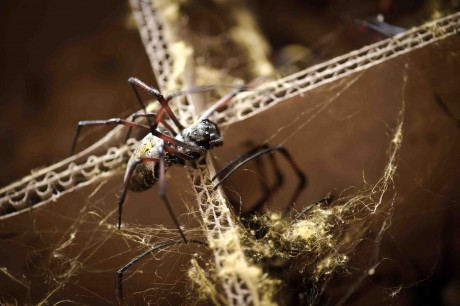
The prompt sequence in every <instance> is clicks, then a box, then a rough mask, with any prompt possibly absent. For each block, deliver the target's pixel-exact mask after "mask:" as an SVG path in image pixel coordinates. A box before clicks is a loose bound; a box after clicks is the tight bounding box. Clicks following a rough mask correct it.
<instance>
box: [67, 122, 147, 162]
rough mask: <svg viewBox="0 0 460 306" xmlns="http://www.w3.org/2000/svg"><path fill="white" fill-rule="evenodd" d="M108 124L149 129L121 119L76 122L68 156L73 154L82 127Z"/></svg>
mask: <svg viewBox="0 0 460 306" xmlns="http://www.w3.org/2000/svg"><path fill="white" fill-rule="evenodd" d="M109 124H117V125H118V124H121V125H125V126H129V127H138V128H143V129H147V130H149V129H150V128H149V127H148V126H146V125H144V124H139V123H135V122H132V121H129V120H125V119H122V118H111V119H108V120H87V121H80V122H78V125H77V131H76V133H75V136H74V138H73V142H72V148H71V149H70V155H73V154H74V152H75V147H76V145H77V140H78V137H79V136H80V131H81V128H82V127H84V126H98V125H109Z"/></svg>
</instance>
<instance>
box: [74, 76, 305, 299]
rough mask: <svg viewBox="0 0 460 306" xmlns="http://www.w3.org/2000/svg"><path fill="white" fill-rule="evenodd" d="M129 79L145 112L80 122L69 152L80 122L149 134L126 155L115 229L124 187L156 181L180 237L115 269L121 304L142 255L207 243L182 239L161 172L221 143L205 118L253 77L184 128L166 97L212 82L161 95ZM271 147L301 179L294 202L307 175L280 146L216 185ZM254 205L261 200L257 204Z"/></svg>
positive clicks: (233, 166) (232, 166)
mask: <svg viewBox="0 0 460 306" xmlns="http://www.w3.org/2000/svg"><path fill="white" fill-rule="evenodd" d="M128 83H129V84H130V85H131V87H132V89H133V91H134V93H135V95H136V97H137V100H138V102H139V104H140V105H141V107H142V109H143V110H144V113H143V114H134V115H133V120H131V121H130V120H125V119H122V118H112V119H108V120H92V121H80V122H79V123H78V126H77V131H76V134H75V137H74V140H73V144H72V151H71V152H72V153H73V152H74V151H75V146H76V143H77V140H78V137H79V135H80V131H81V128H82V127H84V126H98V125H109V124H120V125H125V126H128V127H130V128H140V129H145V130H146V131H149V133H148V134H147V135H146V136H145V137H144V138H143V139H142V140H141V141H140V143H139V145H138V146H137V147H136V148H135V150H134V153H133V155H132V156H131V157H130V159H129V161H128V164H127V168H126V172H125V175H124V183H123V188H122V191H121V195H120V197H119V199H118V228H120V226H121V216H122V210H123V203H124V201H125V198H126V194H127V191H128V189H130V190H132V191H143V190H146V189H149V188H150V187H151V186H153V185H154V184H155V183H156V182H159V193H160V196H161V198H162V200H163V202H164V204H165V206H166V208H167V210H168V212H169V215H170V216H171V219H172V220H173V221H174V224H175V226H176V227H177V230H178V232H179V234H180V236H181V239H180V240H177V241H169V242H164V243H159V244H157V245H155V246H154V247H152V248H151V249H149V250H147V251H146V252H144V253H142V254H141V255H139V256H137V257H135V258H134V259H132V260H131V261H130V262H129V263H128V264H126V265H125V266H123V267H122V268H120V269H119V270H118V271H117V273H116V284H117V299H118V302H119V304H123V288H122V278H123V273H124V272H125V271H126V270H127V269H128V268H129V267H131V266H132V265H133V264H135V263H136V262H138V261H139V260H141V259H142V258H144V257H146V256H147V255H149V254H151V253H153V252H155V251H157V250H159V249H162V248H165V247H168V246H171V245H174V244H178V243H195V244H200V245H204V246H207V244H206V243H205V242H202V241H199V240H188V239H187V238H186V236H185V234H184V231H183V230H182V227H181V226H180V224H179V221H178V219H177V218H176V215H175V214H174V212H173V210H172V208H171V205H170V202H169V200H168V197H167V193H166V176H165V172H166V170H167V169H168V168H169V167H170V166H172V165H175V164H179V165H193V164H194V163H195V162H196V161H197V160H198V159H199V158H200V157H201V156H203V155H204V153H205V152H206V151H207V150H210V149H212V148H214V147H218V146H221V145H222V144H223V140H222V136H221V133H220V129H219V127H218V126H217V124H216V123H214V122H212V121H211V120H210V119H209V117H210V116H211V115H213V114H214V113H215V112H216V111H218V110H220V109H222V108H223V107H225V106H226V105H228V104H229V103H230V101H231V100H232V98H233V97H235V96H236V95H237V94H239V93H240V92H243V91H246V90H249V89H251V88H252V87H253V86H254V83H255V82H252V83H249V84H246V85H244V86H240V87H238V88H236V89H234V90H233V91H231V92H230V93H229V94H227V95H225V96H224V97H222V98H221V99H220V100H218V101H217V102H216V103H215V104H213V105H212V106H211V107H209V108H208V109H207V110H206V111H205V112H204V113H203V114H202V115H201V116H200V117H199V119H198V121H197V123H196V124H194V125H192V126H190V127H187V128H186V127H184V126H183V125H182V124H181V123H180V122H179V120H178V119H177V117H176V116H175V115H174V113H173V112H172V110H171V108H170V107H169V105H168V103H169V101H170V100H171V99H173V98H174V97H177V96H180V95H187V94H191V93H198V92H205V91H209V90H212V89H214V88H215V87H216V86H202V87H196V88H194V89H191V90H188V91H183V92H177V93H174V94H171V95H169V96H167V97H164V96H163V95H162V94H161V93H160V91H158V90H157V89H155V88H153V87H151V86H148V85H147V84H145V83H144V82H142V81H141V80H139V79H137V78H129V79H128ZM138 89H141V90H144V91H145V92H147V93H148V94H149V95H152V96H153V97H154V98H155V99H156V100H157V101H158V102H159V103H160V104H161V107H160V109H159V110H158V112H157V113H148V112H146V108H145V105H144V102H143V101H142V99H141V97H140V94H139V91H138ZM165 112H166V113H167V115H168V116H169V118H170V119H171V120H172V122H173V123H174V125H175V128H177V129H178V132H176V130H175V129H174V128H173V127H172V126H170V125H169V124H168V123H167V122H166V121H165V119H164V115H165V114H164V113H165ZM138 117H145V118H147V120H148V122H149V125H148V126H147V125H144V124H140V123H136V122H135V121H134V120H135V119H136V118H138ZM160 124H161V126H160ZM274 152H280V153H281V154H282V155H283V156H284V157H285V159H286V160H287V161H288V163H289V164H290V165H291V167H292V168H293V169H294V171H295V173H296V174H297V176H298V178H299V184H298V186H297V189H296V192H295V194H294V196H293V197H292V199H291V201H290V203H294V202H295V200H296V199H297V197H298V196H299V194H300V191H301V190H302V189H303V188H304V187H305V185H306V176H305V175H304V174H303V172H302V170H300V168H299V167H298V166H297V165H296V163H295V162H294V160H293V159H292V157H291V156H290V154H289V152H288V151H287V150H286V149H285V148H284V147H283V146H281V145H279V146H275V147H270V146H268V145H262V146H259V147H257V148H255V149H252V150H250V151H248V152H246V153H244V154H242V155H241V156H239V157H238V158H236V159H235V160H233V161H232V162H230V163H229V164H228V166H226V167H225V168H223V169H222V170H221V171H220V172H218V173H217V174H216V176H215V177H214V178H213V180H214V179H216V178H218V177H222V178H221V180H220V182H219V183H217V184H216V185H215V188H214V189H216V188H217V187H218V186H219V185H220V184H222V183H223V182H224V181H225V180H226V179H227V178H228V177H229V176H230V175H231V174H232V173H234V172H235V171H236V170H237V169H239V168H240V167H242V166H243V165H244V164H246V163H247V162H249V161H251V160H252V159H254V158H257V157H259V156H262V155H265V154H268V155H271V153H274ZM270 160H271V161H272V164H273V165H274V166H275V167H276V172H277V176H278V178H280V172H279V169H278V168H277V165H276V163H275V162H274V160H273V157H270ZM224 174H225V175H224ZM281 181H282V180H281V179H279V180H278V183H279V185H280V184H281V183H282V182H281ZM276 187H279V186H276ZM272 189H273V188H272ZM272 192H273V190H267V194H271V193H272ZM268 198H269V195H265V196H264V197H263V199H262V200H261V202H264V201H266V200H267V199H268ZM258 206H260V205H259V204H258Z"/></svg>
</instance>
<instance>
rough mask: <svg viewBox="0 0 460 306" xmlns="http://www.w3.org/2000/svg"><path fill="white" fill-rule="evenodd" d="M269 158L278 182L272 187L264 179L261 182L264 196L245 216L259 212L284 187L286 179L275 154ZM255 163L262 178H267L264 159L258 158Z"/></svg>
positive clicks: (269, 155)
mask: <svg viewBox="0 0 460 306" xmlns="http://www.w3.org/2000/svg"><path fill="white" fill-rule="evenodd" d="M268 158H269V161H270V165H271V167H272V169H273V171H274V173H275V178H276V180H275V182H274V183H273V185H272V186H268V185H267V183H265V180H263V179H261V180H260V182H261V187H262V190H263V195H262V197H261V198H260V199H259V200H257V201H256V202H255V203H254V204H253V205H252V206H251V207H252V208H251V209H250V210H249V211H248V212H246V213H245V215H251V214H254V213H255V212H257V211H259V210H260V209H261V208H262V207H263V206H264V205H265V204H266V203H267V202H268V201H270V199H271V197H272V196H273V194H274V193H275V192H277V191H278V190H279V189H280V188H281V187H282V186H283V183H284V177H283V174H282V172H281V169H280V167H279V165H278V162H277V161H276V159H275V156H274V155H273V154H268ZM255 161H256V166H257V168H258V173H261V177H262V178H264V177H266V176H265V174H264V172H265V171H264V169H263V165H262V159H259V158H256V159H255Z"/></svg>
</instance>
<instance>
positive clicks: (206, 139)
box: [182, 119, 224, 150]
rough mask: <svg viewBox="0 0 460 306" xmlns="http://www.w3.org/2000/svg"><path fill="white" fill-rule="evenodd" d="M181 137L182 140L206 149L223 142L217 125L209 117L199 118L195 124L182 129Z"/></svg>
mask: <svg viewBox="0 0 460 306" xmlns="http://www.w3.org/2000/svg"><path fill="white" fill-rule="evenodd" d="M182 137H183V139H184V142H186V143H189V144H194V145H196V146H199V147H203V148H204V149H206V150H208V149H212V148H214V147H218V146H221V145H222V144H223V143H224V142H223V140H222V138H221V136H220V130H219V127H218V126H217V124H215V123H214V122H212V121H211V120H209V119H204V120H201V121H199V122H198V124H197V125H195V126H192V127H189V128H186V129H184V131H183V132H182Z"/></svg>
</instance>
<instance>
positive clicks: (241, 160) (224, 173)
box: [212, 145, 307, 214]
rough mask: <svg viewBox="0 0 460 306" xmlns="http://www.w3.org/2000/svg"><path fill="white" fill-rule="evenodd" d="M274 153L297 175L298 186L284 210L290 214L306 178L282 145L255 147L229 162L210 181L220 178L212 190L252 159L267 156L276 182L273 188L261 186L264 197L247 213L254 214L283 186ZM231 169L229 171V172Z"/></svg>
mask: <svg viewBox="0 0 460 306" xmlns="http://www.w3.org/2000/svg"><path fill="white" fill-rule="evenodd" d="M274 152H279V153H281V155H283V157H284V158H285V159H286V160H287V162H288V163H289V165H290V166H291V168H292V169H293V170H294V172H295V173H296V175H297V178H298V184H297V188H296V190H295V191H294V194H293V195H292V197H291V199H290V200H289V202H288V206H287V208H286V209H285V211H284V213H285V214H287V213H289V212H290V210H291V209H292V207H293V205H294V204H295V201H296V200H297V198H298V197H299V195H300V193H301V191H302V190H303V189H304V188H305V187H306V185H307V177H306V175H305V174H304V173H303V171H302V170H301V169H300V168H299V166H298V165H297V164H296V162H295V161H294V159H293V158H292V156H291V155H290V153H289V152H288V151H287V150H286V148H284V146H282V145H278V146H275V147H270V146H268V145H262V146H260V147H257V148H255V149H252V150H250V151H248V152H246V153H244V154H242V155H240V156H239V157H237V158H236V159H234V160H233V161H231V162H230V163H229V164H228V165H227V166H226V167H224V168H223V169H222V170H220V171H219V172H218V173H217V174H216V175H215V176H214V177H213V178H212V179H213V180H214V179H216V178H218V177H221V179H220V181H219V183H217V184H216V185H215V186H214V189H217V188H218V187H219V186H220V185H221V184H222V183H223V182H224V181H226V180H227V179H228V178H229V177H230V176H231V175H232V174H233V173H234V172H235V171H236V170H238V169H239V168H241V167H242V166H243V165H245V164H246V163H248V162H250V161H251V160H253V159H257V158H259V157H261V156H262V155H268V156H269V158H270V163H271V165H272V167H273V169H274V172H275V175H276V182H275V183H274V185H273V186H271V187H267V186H265V187H264V186H263V188H264V190H265V192H264V195H263V196H262V198H261V199H259V200H258V201H257V202H256V203H255V205H254V206H253V208H252V209H251V210H250V211H249V214H251V213H254V212H256V211H257V210H258V209H260V208H261V207H262V206H263V204H264V203H265V202H266V201H267V200H269V199H270V197H271V196H272V195H273V193H274V192H276V191H277V190H278V189H279V188H280V187H281V186H282V184H283V182H284V180H283V176H282V174H281V170H280V169H279V167H278V163H277V162H276V160H275V158H274V156H273V155H272V153H274ZM230 169H231V170H230Z"/></svg>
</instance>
